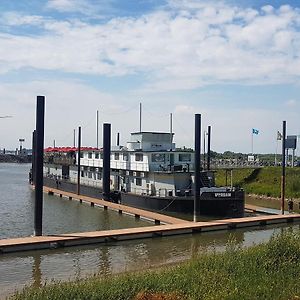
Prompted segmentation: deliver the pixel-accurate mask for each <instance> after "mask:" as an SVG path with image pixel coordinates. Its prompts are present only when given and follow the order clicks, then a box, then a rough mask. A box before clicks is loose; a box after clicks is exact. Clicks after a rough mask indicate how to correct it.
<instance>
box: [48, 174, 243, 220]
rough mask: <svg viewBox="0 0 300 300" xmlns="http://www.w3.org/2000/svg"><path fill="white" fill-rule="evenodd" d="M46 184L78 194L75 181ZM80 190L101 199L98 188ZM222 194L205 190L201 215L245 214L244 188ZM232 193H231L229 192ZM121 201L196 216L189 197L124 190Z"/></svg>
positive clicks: (239, 215) (88, 187)
mask: <svg viewBox="0 0 300 300" xmlns="http://www.w3.org/2000/svg"><path fill="white" fill-rule="evenodd" d="M44 185H45V186H49V187H53V188H58V189H61V190H63V191H67V192H73V193H76V191H77V187H76V184H74V183H71V182H68V181H60V182H59V183H58V184H57V182H56V181H55V180H54V179H50V178H44ZM80 192H81V194H83V195H86V196H90V197H95V198H102V192H101V190H100V189H99V188H95V187H92V186H85V185H82V186H81V188H80ZM220 194H221V193H214V192H207V193H202V195H201V199H200V215H206V216H218V217H228V218H238V217H243V216H244V208H245V195H244V191H234V192H229V193H227V194H228V197H216V195H217V196H220ZM229 194H230V195H229ZM120 197H121V199H120V202H121V203H122V204H125V205H129V206H133V207H137V208H142V209H147V210H152V211H156V212H161V213H164V212H172V213H183V214H189V215H193V212H194V199H193V197H191V196H187V197H184V196H182V197H152V196H146V195H136V194H132V193H121V194H120Z"/></svg>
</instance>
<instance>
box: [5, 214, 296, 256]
mask: <svg viewBox="0 0 300 300" xmlns="http://www.w3.org/2000/svg"><path fill="white" fill-rule="evenodd" d="M296 222H300V214H290V215H273V216H258V217H247V218H236V219H226V220H216V221H211V222H195V223H194V222H187V221H186V222H182V223H177V224H167V225H158V226H149V227H139V228H129V229H116V230H105V231H93V232H81V233H70V234H60V235H47V236H36V237H24V238H14V239H4V240H0V253H2V254H4V253H9V252H17V251H27V250H40V249H53V248H59V247H70V246H79V245H88V244H97V243H107V242H116V241H125V240H135V239H142V238H154V237H161V236H171V235H179V234H191V233H195V232H207V231H220V230H232V229H235V228H245V227H252V226H266V225H274V224H284V223H296Z"/></svg>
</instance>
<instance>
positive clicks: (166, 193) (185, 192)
mask: <svg viewBox="0 0 300 300" xmlns="http://www.w3.org/2000/svg"><path fill="white" fill-rule="evenodd" d="M131 192H132V193H134V194H137V195H142V196H143V195H144V196H154V197H160V198H166V197H174V196H176V197H182V196H185V197H188V196H191V195H192V190H191V189H188V188H187V189H168V188H160V189H156V190H155V191H151V190H150V189H145V188H131Z"/></svg>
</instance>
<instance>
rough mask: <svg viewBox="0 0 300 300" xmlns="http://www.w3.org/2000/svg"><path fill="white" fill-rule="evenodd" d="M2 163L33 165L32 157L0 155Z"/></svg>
mask: <svg viewBox="0 0 300 300" xmlns="http://www.w3.org/2000/svg"><path fill="white" fill-rule="evenodd" d="M0 163H19V164H20V163H31V156H20V155H13V154H0Z"/></svg>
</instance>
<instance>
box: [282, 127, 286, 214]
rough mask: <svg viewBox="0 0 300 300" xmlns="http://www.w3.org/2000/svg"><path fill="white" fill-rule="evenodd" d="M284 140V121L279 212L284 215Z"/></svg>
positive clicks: (283, 128)
mask: <svg viewBox="0 0 300 300" xmlns="http://www.w3.org/2000/svg"><path fill="white" fill-rule="evenodd" d="M285 142H286V121H283V123H282V175H281V214H282V215H284V198H285V150H286V149H285V148H286V147H285Z"/></svg>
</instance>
